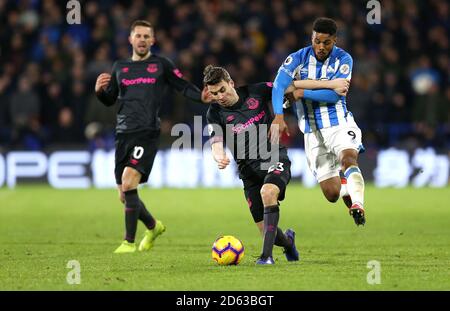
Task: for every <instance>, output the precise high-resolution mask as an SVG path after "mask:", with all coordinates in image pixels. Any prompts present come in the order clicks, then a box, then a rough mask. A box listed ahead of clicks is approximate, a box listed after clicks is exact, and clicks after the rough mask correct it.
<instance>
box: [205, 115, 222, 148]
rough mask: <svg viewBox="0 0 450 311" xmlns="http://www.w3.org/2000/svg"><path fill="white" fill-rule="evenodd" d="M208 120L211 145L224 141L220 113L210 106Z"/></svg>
mask: <svg viewBox="0 0 450 311" xmlns="http://www.w3.org/2000/svg"><path fill="white" fill-rule="evenodd" d="M206 120H207V122H208V135H209V137H210V140H209V142H210V144H211V145H212V144H214V143H217V142H223V141H224V129H223V124H222V121H221V118H220V114H219V111H217V109H215V108H214V106H210V107H209V109H208V112H207V113H206Z"/></svg>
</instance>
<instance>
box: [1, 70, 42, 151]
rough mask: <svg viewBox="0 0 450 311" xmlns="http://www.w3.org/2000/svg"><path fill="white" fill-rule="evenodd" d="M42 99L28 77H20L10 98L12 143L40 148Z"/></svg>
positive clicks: (28, 147)
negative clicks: (16, 88) (16, 87)
mask: <svg viewBox="0 0 450 311" xmlns="http://www.w3.org/2000/svg"><path fill="white" fill-rule="evenodd" d="M40 105H41V103H40V99H39V96H38V94H37V93H36V92H35V91H34V90H33V89H32V85H31V83H30V81H29V80H28V78H27V77H25V76H22V77H21V78H20V79H19V86H18V90H17V91H15V92H14V93H13V94H12V96H11V98H10V107H9V111H10V114H11V126H12V144H13V145H14V146H16V145H17V146H22V147H24V148H26V149H33V150H34V149H39V148H41V145H42V129H41V124H40V120H39V110H40Z"/></svg>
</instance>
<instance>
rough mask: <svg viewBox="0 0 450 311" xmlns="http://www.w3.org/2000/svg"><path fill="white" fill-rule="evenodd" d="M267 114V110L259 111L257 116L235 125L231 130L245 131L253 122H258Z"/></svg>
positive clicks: (236, 131)
mask: <svg viewBox="0 0 450 311" xmlns="http://www.w3.org/2000/svg"><path fill="white" fill-rule="evenodd" d="M265 115H266V112H265V111H261V112H260V113H258V115H256V116H255V117H252V118H251V119H250V120H248V121H247V122H245V123H244V124H237V125H235V126H233V127H232V128H231V130H232V131H233V133H236V134H239V133H241V132H242V131H244V130H245V129H247V128H248V127H249V126H250V125H252V124H253V123H255V122H258V121H259V120H261V119H262V118H263V117H264V116H265Z"/></svg>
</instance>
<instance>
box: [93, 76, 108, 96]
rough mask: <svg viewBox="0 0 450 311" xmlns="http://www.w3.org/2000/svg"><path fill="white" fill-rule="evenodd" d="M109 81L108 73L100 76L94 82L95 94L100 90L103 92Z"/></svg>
mask: <svg viewBox="0 0 450 311" xmlns="http://www.w3.org/2000/svg"><path fill="white" fill-rule="evenodd" d="M109 81H111V75H110V74H109V73H102V74H100V75H99V76H98V77H97V81H96V82H95V92H96V93H98V92H100V90H105V89H106V87H107V86H108V84H109Z"/></svg>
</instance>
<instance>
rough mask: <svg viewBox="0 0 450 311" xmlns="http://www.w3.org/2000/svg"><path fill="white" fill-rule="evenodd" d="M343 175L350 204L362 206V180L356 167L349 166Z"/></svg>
mask: <svg viewBox="0 0 450 311" xmlns="http://www.w3.org/2000/svg"><path fill="white" fill-rule="evenodd" d="M344 175H345V177H346V178H347V190H348V194H349V195H350V197H351V198H352V202H353V203H359V204H361V206H364V178H363V176H362V174H361V171H360V170H359V168H358V167H357V166H350V167H349V168H348V169H347V170H346V171H345V173H344ZM341 193H342V188H341Z"/></svg>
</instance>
